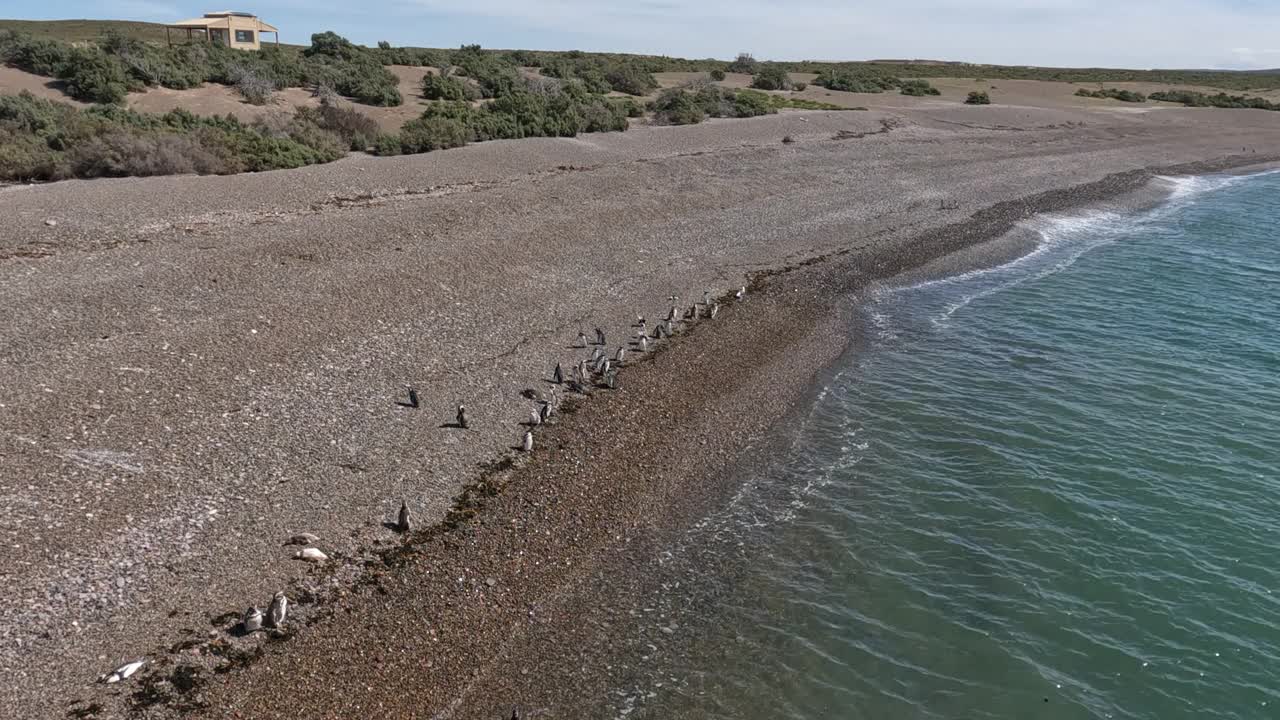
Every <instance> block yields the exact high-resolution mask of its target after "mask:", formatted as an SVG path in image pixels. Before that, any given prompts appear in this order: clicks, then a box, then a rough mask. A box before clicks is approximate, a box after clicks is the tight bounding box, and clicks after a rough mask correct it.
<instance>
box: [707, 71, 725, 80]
mask: <svg viewBox="0 0 1280 720" xmlns="http://www.w3.org/2000/svg"><path fill="white" fill-rule="evenodd" d="M709 75H710V76H711V79H712V80H715V81H716V82H722V81H723V80H724V78H725V72H724V71H723V70H720V69H719V68H717V69H715V70H712V71H711V72H710V73H709Z"/></svg>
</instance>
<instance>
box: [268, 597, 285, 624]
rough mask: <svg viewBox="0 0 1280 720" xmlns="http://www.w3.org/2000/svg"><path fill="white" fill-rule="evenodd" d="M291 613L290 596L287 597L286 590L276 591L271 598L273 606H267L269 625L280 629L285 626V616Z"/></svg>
mask: <svg viewBox="0 0 1280 720" xmlns="http://www.w3.org/2000/svg"><path fill="white" fill-rule="evenodd" d="M288 614H289V598H287V597H285V594H284V591H283V590H282V591H280V592H278V593H276V595H275V597H273V598H271V606H270V607H268V608H267V625H268V626H270V627H273V628H276V629H277V630H279V629H280V628H283V627H284V618H285V616H286V615H288Z"/></svg>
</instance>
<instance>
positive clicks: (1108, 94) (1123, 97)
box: [1076, 88, 1147, 103]
mask: <svg viewBox="0 0 1280 720" xmlns="http://www.w3.org/2000/svg"><path fill="white" fill-rule="evenodd" d="M1076 95H1078V96H1080V97H1091V98H1099V99H1103V100H1106V99H1111V100H1119V101H1120V102H1131V103H1141V102H1146V101H1147V96H1146V95H1143V94H1142V93H1140V92H1133V91H1132V90H1119V89H1117V88H1103V89H1101V90H1086V89H1085V88H1080V89H1079V90H1076Z"/></svg>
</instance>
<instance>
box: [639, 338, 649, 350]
mask: <svg viewBox="0 0 1280 720" xmlns="http://www.w3.org/2000/svg"><path fill="white" fill-rule="evenodd" d="M640 352H642V353H647V352H649V338H646V337H642V338H640Z"/></svg>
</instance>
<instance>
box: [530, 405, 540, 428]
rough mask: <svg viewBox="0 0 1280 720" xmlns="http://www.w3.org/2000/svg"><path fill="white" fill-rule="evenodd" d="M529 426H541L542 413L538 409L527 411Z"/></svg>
mask: <svg viewBox="0 0 1280 720" xmlns="http://www.w3.org/2000/svg"><path fill="white" fill-rule="evenodd" d="M529 424H530V425H541V424H542V412H541V411H540V410H539V409H538V408H534V409H532V410H530V411H529Z"/></svg>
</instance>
